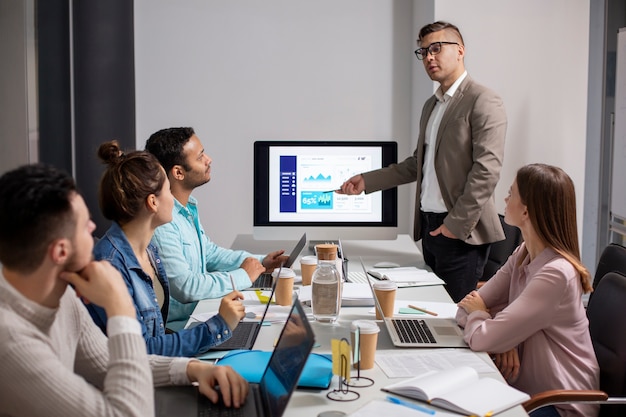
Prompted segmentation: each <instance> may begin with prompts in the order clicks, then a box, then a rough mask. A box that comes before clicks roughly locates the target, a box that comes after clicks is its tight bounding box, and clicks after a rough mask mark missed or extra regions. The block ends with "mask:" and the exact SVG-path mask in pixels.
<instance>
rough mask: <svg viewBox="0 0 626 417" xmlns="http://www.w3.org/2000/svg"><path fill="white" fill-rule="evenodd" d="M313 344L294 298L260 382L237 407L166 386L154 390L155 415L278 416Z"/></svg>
mask: <svg viewBox="0 0 626 417" xmlns="http://www.w3.org/2000/svg"><path fill="white" fill-rule="evenodd" d="M314 343H315V336H314V335H313V330H312V329H311V325H310V324H309V321H308V320H307V318H306V314H305V313H304V310H303V309H302V305H301V304H300V302H299V301H298V299H297V298H296V300H295V301H294V303H293V306H292V309H291V313H290V314H289V319H288V320H287V322H286V324H285V326H284V327H283V330H282V332H281V334H280V337H279V338H278V342H277V343H276V347H275V348H274V351H273V352H272V356H271V357H270V360H269V362H268V364H267V366H266V368H265V372H264V373H263V376H262V377H261V382H259V383H258V384H250V390H249V392H248V396H247V398H246V401H245V403H244V405H243V406H242V407H241V408H239V409H235V408H226V407H225V406H224V405H223V404H221V402H218V404H213V403H211V401H209V400H208V399H207V398H206V397H205V396H204V395H202V394H200V393H198V389H197V388H196V387H193V386H188V387H168V388H166V389H163V388H160V389H158V390H157V395H156V396H155V401H156V411H157V413H156V415H157V416H167V415H170V416H171V415H175V416H177V417H186V416H205V415H206V416H212V417H213V416H236V415H241V416H246V417H281V416H282V415H283V414H284V412H285V409H286V408H287V403H288V402H289V399H290V398H291V395H292V394H293V391H294V390H295V388H296V385H297V384H298V379H299V378H300V374H301V373H302V370H303V369H304V365H305V363H306V361H307V358H308V357H309V355H310V353H311V351H312V350H313V344H314ZM163 394H165V395H163Z"/></svg>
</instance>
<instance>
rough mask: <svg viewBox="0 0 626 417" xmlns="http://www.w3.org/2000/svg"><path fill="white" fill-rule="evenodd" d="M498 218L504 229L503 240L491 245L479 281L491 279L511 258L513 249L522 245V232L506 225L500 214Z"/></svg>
mask: <svg viewBox="0 0 626 417" xmlns="http://www.w3.org/2000/svg"><path fill="white" fill-rule="evenodd" d="M498 217H500V223H501V224H502V228H503V229H504V236H505V238H504V240H501V241H500V242H496V243H492V244H491V249H490V250H489V257H488V258H487V263H486V264H485V269H484V271H483V276H482V278H481V281H487V280H488V279H489V278H491V277H492V276H493V274H495V273H496V271H497V270H498V269H500V267H501V266H502V265H504V263H505V262H506V260H507V259H509V256H511V254H512V253H513V251H514V250H515V248H517V247H518V246H519V245H520V243H522V232H521V231H520V230H519V229H518V228H517V227H515V226H511V225H509V224H506V223H505V221H504V216H503V215H502V214H498Z"/></svg>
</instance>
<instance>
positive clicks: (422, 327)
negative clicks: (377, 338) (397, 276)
mask: <svg viewBox="0 0 626 417" xmlns="http://www.w3.org/2000/svg"><path fill="white" fill-rule="evenodd" d="M361 267H362V268H363V274H364V276H365V278H366V280H367V283H368V284H369V286H370V290H371V291H372V295H373V296H374V304H375V306H376V309H377V310H378V312H379V313H380V315H381V317H384V318H383V321H384V322H385V326H386V327H387V331H388V332H389V337H391V341H392V342H393V345H394V346H396V347H429V348H436V347H468V346H467V343H465V341H464V340H463V331H462V330H461V328H460V327H459V326H458V325H457V324H456V321H455V320H454V319H451V318H437V317H406V318H399V317H385V316H384V314H383V313H382V311H383V310H382V308H381V307H380V303H379V302H378V299H377V298H376V292H375V291H374V287H373V286H372V281H371V280H370V278H369V277H368V275H367V270H366V269H365V265H363V259H361Z"/></svg>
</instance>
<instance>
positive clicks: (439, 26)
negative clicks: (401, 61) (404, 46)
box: [417, 20, 465, 45]
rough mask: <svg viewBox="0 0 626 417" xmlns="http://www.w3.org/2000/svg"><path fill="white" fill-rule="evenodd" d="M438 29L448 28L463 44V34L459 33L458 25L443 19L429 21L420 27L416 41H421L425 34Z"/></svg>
mask: <svg viewBox="0 0 626 417" xmlns="http://www.w3.org/2000/svg"><path fill="white" fill-rule="evenodd" d="M440 30H450V31H452V32H454V33H455V34H456V36H458V37H459V39H460V40H461V45H465V41H463V36H462V35H461V31H460V30H459V28H458V27H456V26H454V25H453V24H452V23H449V22H444V21H443V20H439V21H437V22H434V23H429V24H427V25H426V26H424V27H423V28H421V29H420V32H419V35H418V36H417V41H418V42H420V43H421V42H422V39H423V38H424V37H425V36H426V35H430V34H431V33H433V32H439V31H440Z"/></svg>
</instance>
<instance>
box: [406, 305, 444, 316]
mask: <svg viewBox="0 0 626 417" xmlns="http://www.w3.org/2000/svg"><path fill="white" fill-rule="evenodd" d="M409 308H412V309H413V310H417V311H421V312H422V313H426V314H430V315H431V316H438V315H439V314H437V313H435V312H434V311H430V310H426V309H425V308H422V307H415V306H412V305H411V304H409Z"/></svg>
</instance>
